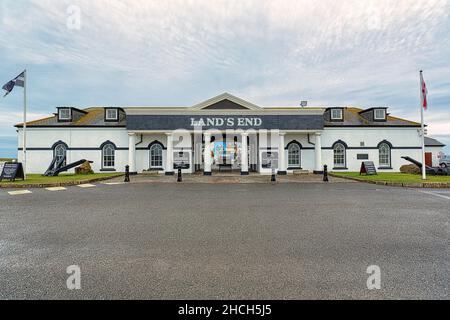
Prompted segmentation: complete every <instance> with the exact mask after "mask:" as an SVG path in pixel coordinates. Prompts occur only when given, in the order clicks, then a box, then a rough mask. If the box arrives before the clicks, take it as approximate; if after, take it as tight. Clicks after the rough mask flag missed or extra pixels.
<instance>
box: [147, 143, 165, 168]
mask: <svg viewBox="0 0 450 320" xmlns="http://www.w3.org/2000/svg"><path fill="white" fill-rule="evenodd" d="M162 166H163V147H162V146H161V145H160V144H159V143H155V144H154V145H152V146H151V147H150V169H151V168H155V169H156V168H162Z"/></svg>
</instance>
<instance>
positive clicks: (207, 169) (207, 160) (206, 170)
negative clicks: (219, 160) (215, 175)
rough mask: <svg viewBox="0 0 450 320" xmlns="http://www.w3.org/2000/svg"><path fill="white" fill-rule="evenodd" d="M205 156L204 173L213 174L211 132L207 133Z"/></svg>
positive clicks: (206, 174)
mask: <svg viewBox="0 0 450 320" xmlns="http://www.w3.org/2000/svg"><path fill="white" fill-rule="evenodd" d="M204 158H205V165H204V166H205V168H204V170H203V174H204V175H205V176H210V175H211V162H212V161H211V160H212V159H211V134H210V133H205V154H204Z"/></svg>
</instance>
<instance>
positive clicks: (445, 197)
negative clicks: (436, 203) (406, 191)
mask: <svg viewBox="0 0 450 320" xmlns="http://www.w3.org/2000/svg"><path fill="white" fill-rule="evenodd" d="M419 192H421V193H425V194H430V195H432V196H435V197H440V198H444V199H447V200H450V197H449V196H444V195H443V194H440V193H437V192H429V191H419Z"/></svg>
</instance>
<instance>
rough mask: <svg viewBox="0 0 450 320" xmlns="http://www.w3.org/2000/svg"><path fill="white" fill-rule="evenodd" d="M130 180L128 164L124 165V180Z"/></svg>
mask: <svg viewBox="0 0 450 320" xmlns="http://www.w3.org/2000/svg"><path fill="white" fill-rule="evenodd" d="M124 182H130V166H125V181H124Z"/></svg>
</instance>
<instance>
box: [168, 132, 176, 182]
mask: <svg viewBox="0 0 450 320" xmlns="http://www.w3.org/2000/svg"><path fill="white" fill-rule="evenodd" d="M166 135H167V152H166V176H172V175H174V174H175V173H174V171H173V134H172V133H171V132H169V133H166Z"/></svg>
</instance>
